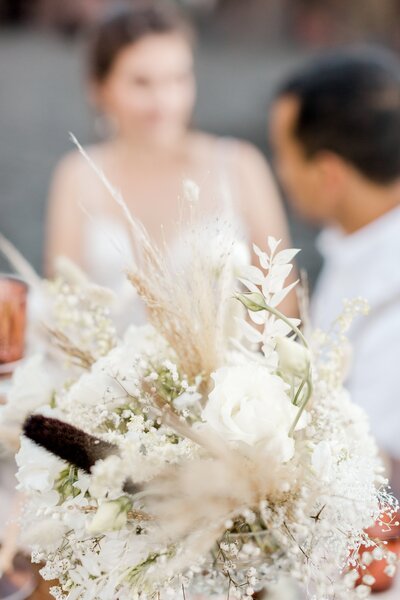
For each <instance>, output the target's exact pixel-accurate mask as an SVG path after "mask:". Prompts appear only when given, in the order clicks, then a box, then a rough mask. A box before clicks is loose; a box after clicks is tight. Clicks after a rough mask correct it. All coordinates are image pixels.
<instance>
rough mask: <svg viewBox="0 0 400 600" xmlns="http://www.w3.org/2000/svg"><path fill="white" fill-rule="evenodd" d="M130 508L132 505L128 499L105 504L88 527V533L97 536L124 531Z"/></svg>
mask: <svg viewBox="0 0 400 600" xmlns="http://www.w3.org/2000/svg"><path fill="white" fill-rule="evenodd" d="M130 507H131V504H130V502H129V501H128V500H127V499H126V498H119V499H118V500H113V501H112V502H104V504H102V505H101V506H100V507H99V508H98V510H97V512H96V514H95V516H94V517H93V519H92V521H91V522H90V523H89V525H88V526H87V530H88V532H89V533H91V534H93V535H97V534H99V533H103V532H104V531H111V530H118V529H122V527H125V525H126V523H127V521H128V510H129V509H130Z"/></svg>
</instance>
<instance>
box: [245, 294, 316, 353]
mask: <svg viewBox="0 0 400 600" xmlns="http://www.w3.org/2000/svg"><path fill="white" fill-rule="evenodd" d="M250 295H251V296H252V298H251V304H252V305H254V306H257V307H258V308H257V309H256V310H266V311H267V312H269V313H271V314H272V315H274V316H275V317H277V318H278V319H280V320H281V321H283V322H284V323H286V325H288V326H289V327H290V329H291V330H292V331H293V332H294V333H295V334H296V335H297V336H298V337H299V338H300V339H301V341H302V342H303V345H304V346H305V347H306V348H307V349H308V343H307V340H306V338H305V337H304V335H303V334H302V333H301V331H300V329H299V328H298V327H296V325H293V323H291V322H290V319H288V318H287V317H286V316H285V315H284V314H283V313H281V311H280V310H278V309H277V308H273V307H272V306H269V304H267V303H266V302H265V300H264V297H263V296H262V294H257V296H259V297H260V298H261V299H262V303H260V302H259V301H257V300H254V296H256V294H254V293H253V294H237V295H236V298H237V299H238V300H239V301H240V302H241V303H242V304H244V306H246V308H248V309H249V310H251V308H249V304H248V303H247V302H246V300H245V299H246V298H247V297H249V296H250ZM253 312H256V311H255V310H254V309H253Z"/></svg>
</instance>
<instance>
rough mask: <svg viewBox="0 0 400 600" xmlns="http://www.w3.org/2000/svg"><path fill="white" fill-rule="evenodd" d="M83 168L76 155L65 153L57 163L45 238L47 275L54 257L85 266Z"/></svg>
mask: <svg viewBox="0 0 400 600" xmlns="http://www.w3.org/2000/svg"><path fill="white" fill-rule="evenodd" d="M81 177H82V167H81V161H80V158H79V157H78V156H77V155H76V154H71V155H68V156H66V157H65V158H64V159H62V161H61V162H60V163H59V165H58V166H57V168H56V170H55V172H54V176H53V179H52V182H51V186H50V194H49V202H48V208H47V217H46V220H47V226H46V240H45V265H44V272H45V275H46V276H51V275H52V274H53V272H54V260H55V259H56V258H57V257H58V256H67V257H68V258H70V259H71V260H73V261H74V262H76V263H77V264H78V265H80V266H82V227H83V218H84V214H83V212H82V209H81V208H80V206H79V202H80V201H82V198H80V197H79V196H80V192H79V190H80V189H82V182H81Z"/></svg>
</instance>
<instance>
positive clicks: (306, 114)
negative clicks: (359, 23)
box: [277, 48, 400, 184]
mask: <svg viewBox="0 0 400 600" xmlns="http://www.w3.org/2000/svg"><path fill="white" fill-rule="evenodd" d="M285 96H293V97H295V98H296V99H298V101H299V103H300V108H299V114H298V117H297V122H296V124H295V128H294V131H293V133H294V135H295V137H296V138H297V140H298V141H299V142H300V143H301V145H302V147H303V148H304V151H305V154H306V156H307V157H309V158H311V157H313V156H315V155H316V154H317V153H318V152H320V151H324V150H327V151H331V152H334V153H336V154H337V155H339V156H340V157H342V158H343V159H344V160H346V161H348V162H349V163H351V164H352V165H353V166H354V167H356V168H357V169H358V170H359V171H360V172H361V173H362V174H363V175H364V176H365V177H367V178H368V179H370V180H372V181H374V182H376V183H380V184H389V183H391V182H393V181H395V180H396V179H397V178H399V177H400V63H399V61H398V60H397V57H396V56H395V55H394V54H392V53H390V52H389V51H386V50H382V49H376V48H368V49H363V50H361V49H359V50H348V51H341V52H335V53H331V54H326V55H324V56H322V57H320V58H317V59H314V60H312V61H311V62H310V63H308V64H307V66H305V67H303V68H302V69H300V70H298V71H297V72H295V73H294V74H293V75H292V76H291V77H290V78H289V79H288V80H287V81H286V82H285V83H284V84H283V85H282V87H281V88H280V89H279V91H278V94H277V98H282V97H285Z"/></svg>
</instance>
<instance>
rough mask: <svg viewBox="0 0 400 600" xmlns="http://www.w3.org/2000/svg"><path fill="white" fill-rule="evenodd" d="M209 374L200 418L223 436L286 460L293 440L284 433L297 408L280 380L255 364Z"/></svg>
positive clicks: (291, 421)
mask: <svg viewBox="0 0 400 600" xmlns="http://www.w3.org/2000/svg"><path fill="white" fill-rule="evenodd" d="M212 378H213V379H214V382H215V387H214V389H213V391H212V392H211V393H210V395H209V399H208V402H207V405H206V407H205V409H204V410H203V413H202V417H203V420H204V421H205V422H206V423H207V424H208V425H210V427H212V428H213V429H214V430H215V431H217V432H218V433H219V434H220V435H221V436H222V437H224V438H225V439H227V440H230V441H241V442H245V443H246V444H249V445H251V446H254V445H256V444H257V445H258V444H260V445H262V446H263V447H264V449H265V451H266V452H268V453H270V454H271V456H274V458H275V459H277V460H278V461H279V462H286V461H288V460H290V459H291V458H292V456H293V453H294V441H293V439H291V438H290V437H289V435H288V434H289V430H290V427H291V425H292V423H293V421H294V419H295V417H296V414H297V410H298V409H297V408H296V407H295V406H293V404H292V403H291V401H290V399H289V396H288V395H287V393H286V385H285V383H284V381H283V380H282V379H281V378H280V377H277V376H275V375H272V374H271V373H270V372H269V370H268V369H267V368H265V367H262V366H258V365H249V366H244V365H243V366H235V367H224V368H222V369H219V370H218V371H216V372H215V373H214V374H213V375H212Z"/></svg>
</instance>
